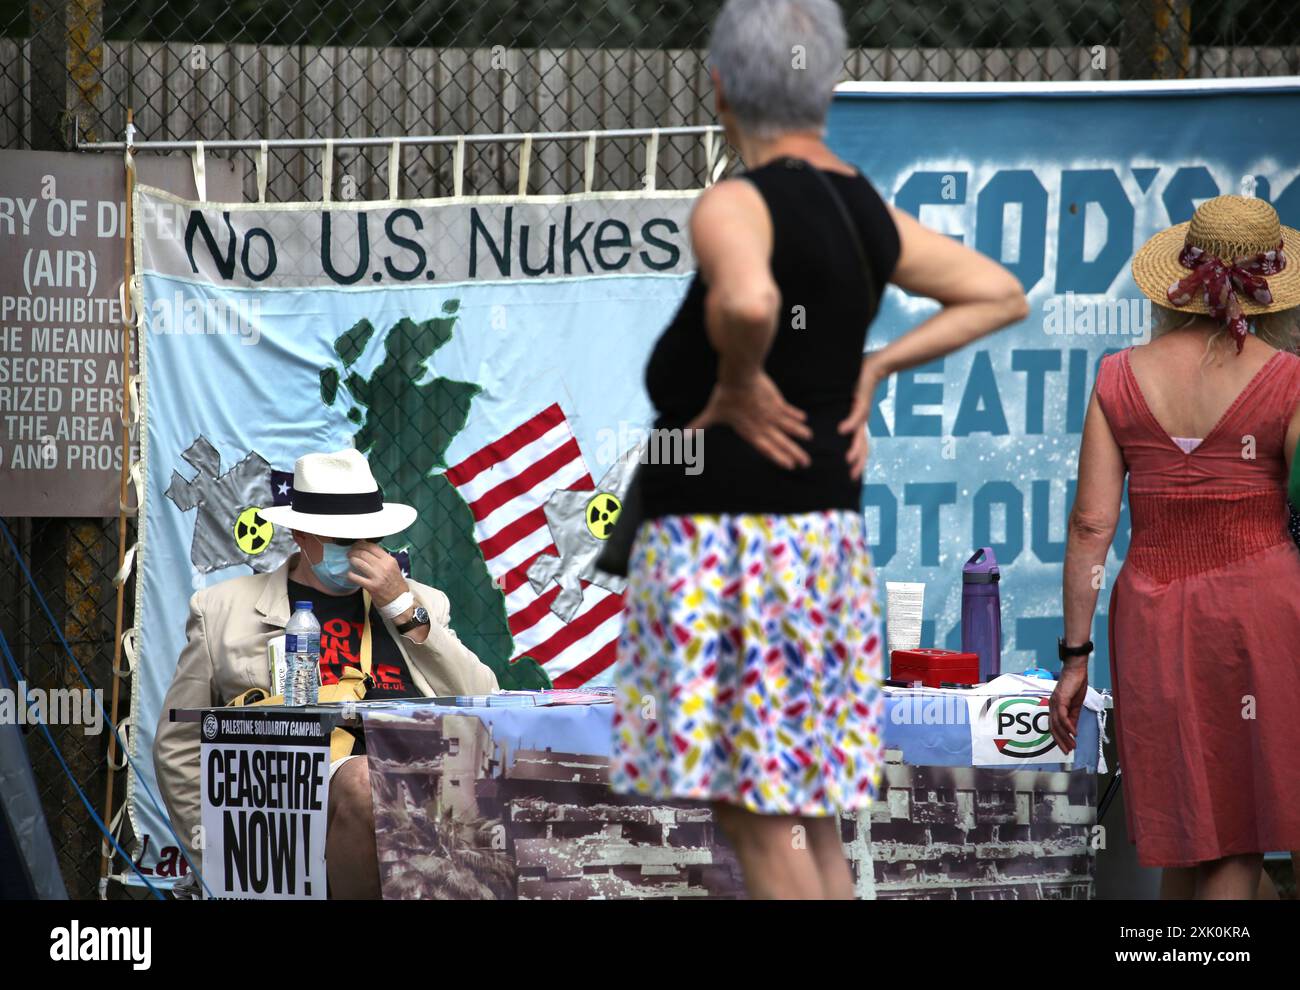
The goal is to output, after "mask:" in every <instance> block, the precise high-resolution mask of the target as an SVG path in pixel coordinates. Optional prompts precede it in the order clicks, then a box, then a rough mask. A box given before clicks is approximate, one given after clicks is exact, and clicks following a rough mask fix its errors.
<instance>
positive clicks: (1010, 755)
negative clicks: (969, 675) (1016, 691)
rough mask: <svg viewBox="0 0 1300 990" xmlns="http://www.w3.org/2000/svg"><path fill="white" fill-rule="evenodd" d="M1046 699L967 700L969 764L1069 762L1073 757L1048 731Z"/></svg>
mask: <svg viewBox="0 0 1300 990" xmlns="http://www.w3.org/2000/svg"><path fill="white" fill-rule="evenodd" d="M1048 700H1049V697H1048V695H1045V694H1041V695H1040V694H1022V695H1012V696H1009V697H1008V696H1000V697H999V696H993V697H990V696H989V695H974V696H972V697H969V698H967V699H966V703H967V704H968V705H969V706H970V751H971V763H972V765H973V766H977V767H1013V766H1022V765H1024V764H1026V763H1071V762H1073V760H1074V757H1073V755H1071V754H1067V753H1065V752H1063V751H1062V750H1061V747H1060V746H1058V745H1056V740H1055V739H1053V738H1052V734H1051V732H1050V731H1048V707H1047V703H1048Z"/></svg>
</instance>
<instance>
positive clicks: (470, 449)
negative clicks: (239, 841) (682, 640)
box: [130, 187, 698, 881]
mask: <svg viewBox="0 0 1300 990" xmlns="http://www.w3.org/2000/svg"><path fill="white" fill-rule="evenodd" d="M696 195H698V191H688V192H667V193H595V194H590V195H578V196H564V197H537V196H530V197H524V198H519V197H479V198H468V197H467V198H462V199H446V200H430V201H393V202H383V203H361V202H334V203H293V204H233V203H214V202H195V201H192V200H185V199H180V198H177V197H175V196H173V195H170V194H167V193H165V192H163V191H161V190H158V189H154V188H147V187H137V191H136V200H135V206H136V209H135V211H134V216H135V221H136V226H135V244H136V258H137V259H138V266H139V272H138V275H137V277H136V281H135V285H134V289H135V292H136V308H137V311H138V313H139V314H140V320H141V325H140V339H141V350H142V363H143V370H144V374H143V393H144V399H143V416H144V427H143V437H144V443H143V448H142V449H143V451H144V463H145V469H144V499H143V505H142V509H141V517H142V520H141V524H140V525H141V527H142V539H141V542H140V551H139V556H138V558H137V561H138V568H139V570H138V580H137V585H136V596H137V597H136V623H135V625H136V628H137V629H138V630H139V638H138V640H137V658H138V659H137V663H136V667H135V677H134V681H133V694H132V716H133V721H132V724H133V725H134V726H135V731H134V732H133V734H132V737H131V744H132V747H133V751H132V752H133V756H134V757H135V760H134V763H133V768H132V770H133V774H132V778H131V794H130V809H131V811H130V813H131V816H132V823H133V825H134V827H135V833H136V835H137V836H138V837H139V838H138V842H139V845H138V846H137V850H136V852H137V859H138V861H139V862H140V864H141V866H142V868H143V869H145V870H149V871H152V875H153V876H155V877H158V878H159V879H160V880H163V881H165V880H166V879H168V878H172V877H178V876H181V875H183V873H184V872H185V870H186V866H185V863H184V860H183V858H182V857H181V855H180V852H179V850H178V848H177V846H176V842H175V840H174V839H173V838H172V834H171V832H170V830H169V829H168V828H167V824H166V822H165V821H164V820H163V818H162V814H161V812H160V811H159V809H158V808H157V806H156V805H155V804H154V802H153V801H152V800H151V799H150V792H153V793H155V794H156V793H157V787H156V785H155V783H154V780H153V765H152V761H151V760H150V758H149V754H150V753H151V750H152V746H153V740H154V735H155V728H156V725H157V722H158V716H159V713H160V712H161V709H162V699H163V696H164V694H165V693H166V690H167V688H168V685H169V684H170V682H171V678H172V674H173V672H174V670H175V667H176V661H177V657H178V656H179V654H180V651H181V648H182V646H183V645H184V643H185V628H186V617H187V601H188V599H189V597H190V596H191V594H192V593H194V592H195V591H198V590H199V589H202V588H209V587H212V586H214V585H217V584H218V583H220V582H222V581H226V580H228V579H231V578H237V577H240V576H250V575H257V574H266V573H268V572H271V571H274V570H275V569H277V568H279V567H281V566H283V565H284V564H285V563H286V561H287V559H288V557H289V554H290V553H291V552H292V549H293V543H292V540H291V538H290V535H289V533H287V532H283V531H280V530H277V529H276V528H275V527H274V526H271V525H270V524H269V523H267V522H266V520H264V519H262V518H261V516H260V515H259V513H258V510H259V508H261V507H264V506H267V505H271V504H273V503H275V502H277V501H278V500H280V499H283V498H285V497H286V493H287V490H288V485H289V483H290V482H291V481H292V476H291V474H290V472H292V470H293V466H294V461H295V460H296V459H297V458H298V457H300V456H301V455H303V454H305V453H308V452H310V451H327V450H337V449H340V448H342V447H348V446H354V447H356V448H357V449H359V450H361V451H362V452H363V453H365V454H366V455H367V457H368V458H369V462H370V465H371V468H372V470H373V471H374V474H375V476H376V478H377V480H378V482H379V484H380V485H381V486H382V488H383V491H384V496H385V498H386V499H388V500H389V501H393V502H402V503H406V504H408V505H412V506H414V507H415V508H416V509H417V511H418V517H417V520H416V522H415V523H414V524H413V525H412V526H411V527H410V528H409V529H407V530H406V531H405V532H403V533H400V534H397V535H396V536H394V537H392V538H390V539H385V540H384V541H383V542H384V544H385V545H386V546H388V547H389V548H390V549H392V550H395V551H400V550H402V549H405V550H406V551H407V558H406V559H407V561H408V566H409V573H410V574H411V576H412V577H413V578H414V579H416V580H418V581H421V582H424V583H426V584H429V585H432V586H434V587H436V588H439V589H441V590H442V591H444V592H445V593H446V594H447V595H448V597H449V598H450V601H451V624H452V628H453V629H454V630H455V631H456V634H457V635H458V636H459V637H460V639H461V641H462V642H464V643H465V644H466V645H467V646H469V648H470V649H472V650H473V651H474V652H475V653H476V654H477V655H478V657H479V659H481V660H482V661H483V662H484V663H486V664H487V665H489V666H490V667H491V668H492V669H493V670H494V671H495V672H496V675H497V680H498V681H499V683H500V685H501V687H503V688H542V687H547V686H550V685H553V686H555V687H558V688H572V687H578V686H580V685H583V684H593V683H594V684H600V683H604V682H606V681H607V680H608V677H609V668H610V665H611V664H612V663H613V660H614V656H615V651H616V646H617V640H618V634H619V631H620V629H621V620H622V607H623V599H622V591H623V587H622V582H621V581H618V580H615V579H613V578H610V577H608V576H606V575H602V574H600V573H599V572H597V571H596V569H595V559H596V556H597V554H598V552H599V550H600V548H601V546H602V545H603V540H604V539H605V538H606V537H607V535H608V533H609V531H610V527H611V524H612V523H613V521H614V520H615V519H616V518H617V515H618V511H619V508H620V506H621V501H620V500H621V495H622V493H623V491H624V489H625V485H626V482H627V477H628V471H629V468H630V466H631V462H630V455H633V454H634V452H635V451H636V450H637V449H638V445H639V443H640V442H641V440H642V439H643V438H644V435H645V430H646V429H647V428H648V427H649V425H650V424H651V421H652V410H651V408H650V405H649V401H648V399H647V397H646V395H645V392H644V389H643V388H642V385H641V376H642V369H643V368H644V366H645V363H646V360H647V357H648V354H649V351H650V348H651V346H652V345H653V343H654V341H655V339H656V338H657V336H658V334H659V333H660V331H661V330H662V329H663V327H664V325H665V324H666V323H667V321H668V319H669V318H670V317H671V315H672V313H673V311H674V309H675V308H676V306H677V304H678V302H679V301H680V299H681V298H682V295H683V293H684V292H685V289H686V285H687V283H688V281H689V278H690V275H691V273H692V270H693V266H694V262H693V258H692V255H691V253H690V245H689V239H688V236H687V223H686V221H687V218H688V216H689V213H690V208H691V205H692V203H693V201H694V199H695V197H696ZM338 640H342V641H343V642H344V643H346V637H342V636H334V635H332V631H331V630H329V629H326V630H325V639H324V640H323V646H324V645H325V644H327V643H329V642H334V641H338ZM209 645H210V646H211V648H212V651H213V655H214V656H218V655H219V650H220V648H221V644H218V643H212V644H209ZM227 700H229V699H216V698H214V699H213V701H212V704H214V705H217V704H221V703H223V702H225V701H227ZM144 785H147V787H146V786H144Z"/></svg>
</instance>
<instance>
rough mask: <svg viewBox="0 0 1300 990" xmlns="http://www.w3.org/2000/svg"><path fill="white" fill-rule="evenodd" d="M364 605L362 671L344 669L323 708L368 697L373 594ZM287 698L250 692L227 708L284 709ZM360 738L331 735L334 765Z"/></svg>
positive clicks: (328, 687) (324, 688) (326, 691)
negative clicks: (256, 707) (264, 706)
mask: <svg viewBox="0 0 1300 990" xmlns="http://www.w3.org/2000/svg"><path fill="white" fill-rule="evenodd" d="M361 601H362V604H363V606H364V608H365V610H366V618H365V623H364V624H363V625H362V627H361V657H360V660H361V669H360V670H357V668H356V667H344V668H343V673H342V674H341V675H340V676H339V680H338V683H337V684H322V685H321V689H320V694H319V695H318V698H319V700H320V702H321V703H322V704H331V703H333V702H339V701H362V700H364V699H365V697H366V688H367V687H368V686H369V683H370V668H371V652H372V649H373V641H372V637H371V632H370V592H368V591H364V590H363V591H362V592H361ZM283 704H284V695H282V694H272V695H268V694H267V693H266V691H265V690H264V689H262V688H249V689H248V690H247V691H245V692H244V693H243V694H241V695H239V696H238V697H236V698H234V699H232V700H231V702H230V703H229V704H228V705H227V706H226V707H227V708H243V707H255V706H259V705H283ZM354 745H356V737H355V736H354V735H352V733H351V732H349V731H348V730H347V729H343V728H339V729H335V730H334V731H333V732H332V733H330V762H331V763H336V762H337V761H339V760H341V759H343V757H345V756H349V755H351V753H352V747H353V746H354Z"/></svg>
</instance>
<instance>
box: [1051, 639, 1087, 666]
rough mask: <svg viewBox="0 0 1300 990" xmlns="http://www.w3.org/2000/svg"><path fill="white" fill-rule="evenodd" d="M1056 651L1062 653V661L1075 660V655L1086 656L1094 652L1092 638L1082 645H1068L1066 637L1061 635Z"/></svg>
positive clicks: (1057, 641)
mask: <svg viewBox="0 0 1300 990" xmlns="http://www.w3.org/2000/svg"><path fill="white" fill-rule="evenodd" d="M1056 652H1057V653H1058V654H1059V655H1060V658H1061V663H1065V661H1066V660H1073V659H1074V658H1075V657H1086V656H1087V655H1088V654H1089V653H1091V652H1092V640H1088V642H1086V643H1084V644H1083V645H1082V646H1066V645H1065V637H1064V636H1060V637H1058V638H1057V640H1056Z"/></svg>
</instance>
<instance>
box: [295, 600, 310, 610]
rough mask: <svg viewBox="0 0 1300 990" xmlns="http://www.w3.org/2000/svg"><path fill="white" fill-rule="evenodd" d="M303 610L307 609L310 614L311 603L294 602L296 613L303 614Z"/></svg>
mask: <svg viewBox="0 0 1300 990" xmlns="http://www.w3.org/2000/svg"><path fill="white" fill-rule="evenodd" d="M303 609H306V610H307V611H308V612H310V611H311V602H294V603H293V610H294V611H295V612H301V611H302V610H303Z"/></svg>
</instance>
